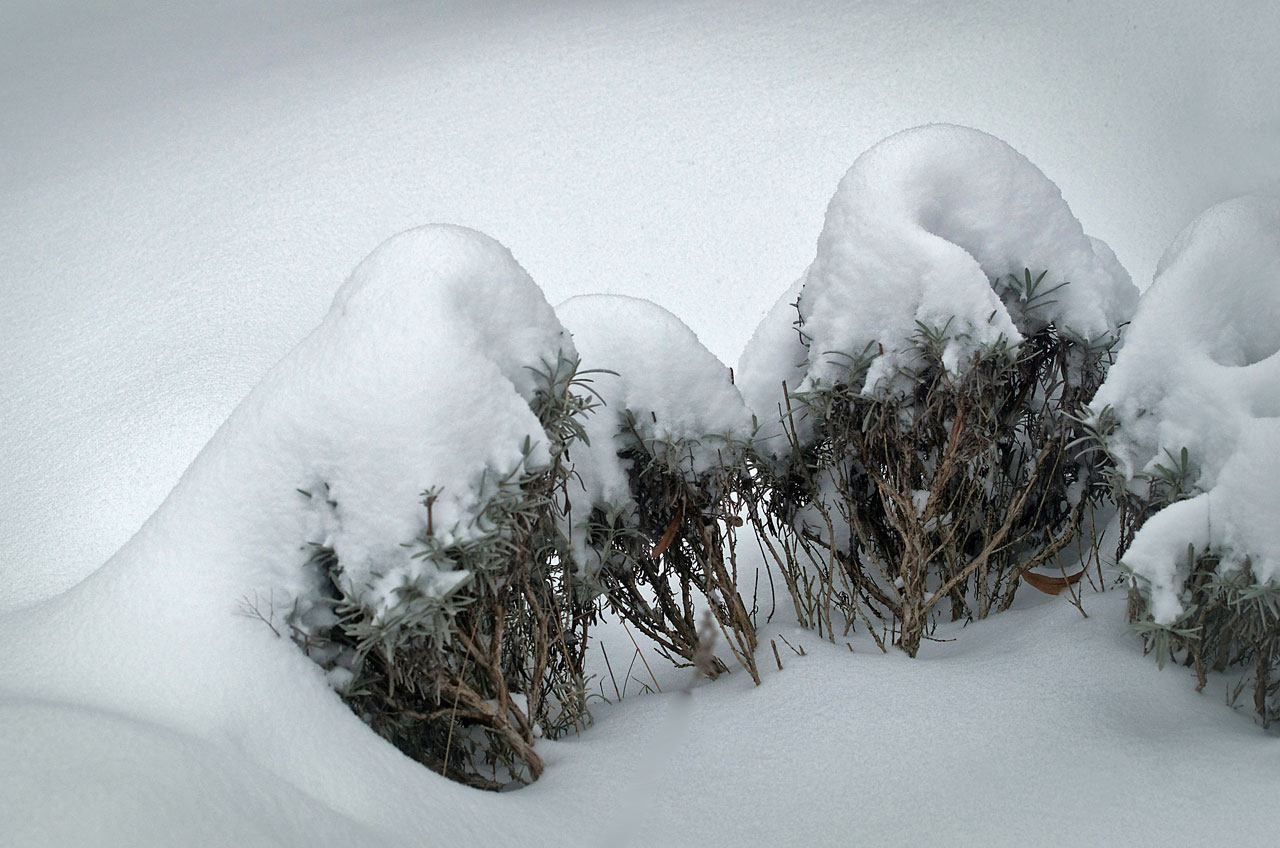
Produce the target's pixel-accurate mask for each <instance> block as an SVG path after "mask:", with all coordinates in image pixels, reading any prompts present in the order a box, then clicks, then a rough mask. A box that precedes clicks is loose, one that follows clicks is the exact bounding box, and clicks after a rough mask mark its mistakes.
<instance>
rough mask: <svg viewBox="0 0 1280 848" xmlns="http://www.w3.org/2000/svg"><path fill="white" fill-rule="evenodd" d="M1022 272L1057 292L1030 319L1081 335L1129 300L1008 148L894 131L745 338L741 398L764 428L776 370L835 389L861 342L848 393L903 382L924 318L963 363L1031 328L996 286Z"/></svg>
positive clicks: (978, 136)
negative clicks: (813, 251)
mask: <svg viewBox="0 0 1280 848" xmlns="http://www.w3.org/2000/svg"><path fill="white" fill-rule="evenodd" d="M1026 270H1030V272H1031V274H1032V275H1033V277H1034V276H1038V275H1039V274H1040V273H1041V272H1047V276H1046V278H1045V280H1044V281H1043V283H1042V284H1041V286H1042V290H1044V291H1049V290H1052V293H1051V294H1048V295H1046V297H1045V298H1044V305H1043V307H1042V308H1040V309H1038V310H1037V312H1036V316H1035V317H1036V318H1037V319H1038V320H1039V321H1041V322H1043V323H1048V322H1053V323H1054V324H1055V325H1056V326H1057V327H1058V329H1059V330H1060V331H1062V332H1065V333H1071V334H1074V335H1075V336H1077V337H1080V338H1082V339H1101V338H1105V337H1106V336H1108V335H1115V334H1117V333H1118V332H1119V326H1120V325H1121V324H1122V323H1123V322H1124V321H1126V320H1127V319H1128V317H1129V315H1130V313H1131V312H1132V311H1133V305H1134V303H1135V302H1136V300H1137V296H1138V291H1137V289H1136V288H1135V287H1134V286H1133V283H1132V282H1131V281H1130V279H1129V274H1128V272H1126V271H1125V270H1124V269H1123V268H1121V267H1120V264H1119V262H1117V260H1116V257H1115V254H1114V253H1113V252H1112V251H1111V249H1110V248H1109V247H1107V246H1106V244H1104V243H1103V242H1101V241H1099V240H1097V239H1094V238H1090V237H1089V236H1087V235H1085V233H1084V230H1083V229H1082V228H1081V225H1080V222H1079V221H1078V220H1077V219H1076V218H1075V216H1074V215H1072V214H1071V210H1070V208H1068V206H1067V204H1066V202H1065V201H1064V200H1063V199H1062V194H1061V192H1059V190H1058V187H1057V186H1056V185H1054V183H1053V182H1051V181H1050V180H1049V179H1048V178H1047V177H1046V176H1045V175H1044V174H1043V173H1042V172H1041V171H1040V170H1039V169H1038V168H1036V167H1035V165H1033V164H1031V163H1030V162H1028V161H1027V159H1026V157H1024V156H1022V155H1021V154H1020V153H1018V152H1017V151H1016V150H1014V149H1013V148H1011V147H1010V146H1009V145H1008V144H1006V143H1004V142H1003V141H1000V140H999V139H997V138H994V137H992V136H990V135H987V134H986V133H983V132H979V131H977V130H973V129H968V128H965V127H957V126H949V125H931V126H924V127H917V128H915V129H911V130H906V131H904V132H901V133H898V134H896V135H893V136H891V137H889V138H887V139H885V140H884V141H881V142H880V143H878V144H876V145H875V146H874V147H872V148H871V149H870V150H868V151H867V152H866V153H864V154H862V155H861V156H859V157H858V160H857V161H856V162H855V163H854V164H853V167H852V168H850V169H849V172H848V173H847V174H846V175H845V177H844V179H843V180H841V181H840V186H839V187H838V188H837V189H836V193H835V196H834V197H833V198H832V199H831V203H830V205H829V206H828V207H827V218H826V223H825V224H824V225H823V228H822V233H821V235H820V236H819V237H818V250H817V256H816V257H815V258H814V260H813V263H812V264H811V265H810V266H809V269H808V271H806V272H805V274H804V277H803V281H802V283H801V284H800V289H799V292H798V294H793V292H791V291H788V292H787V293H786V294H785V295H783V297H782V299H781V300H780V301H779V304H778V305H777V306H775V307H774V309H773V311H772V312H770V313H769V315H768V316H767V317H766V319H765V321H766V324H765V326H762V327H761V328H760V329H758V330H757V331H756V334H755V336H753V338H752V341H751V342H750V343H748V345H747V349H746V350H745V351H744V353H743V357H742V359H741V361H740V363H739V370H740V371H741V372H742V374H743V385H744V387H746V388H747V391H748V402H749V403H751V405H752V408H753V409H754V411H755V412H756V414H757V415H758V416H759V418H760V419H761V421H762V422H766V423H770V424H771V423H773V422H774V421H776V420H777V418H778V415H777V412H776V409H777V404H778V403H779V398H780V397H781V391H780V386H781V383H782V381H783V380H786V379H788V378H790V382H789V383H788V388H789V389H790V390H792V391H807V390H810V389H813V388H818V387H821V386H830V385H832V384H834V383H837V382H839V381H841V379H842V375H843V374H845V373H847V370H848V363H849V361H850V357H856V356H859V355H861V354H862V353H863V352H864V351H869V352H870V353H871V355H873V356H875V358H874V360H873V361H872V363H871V366H870V368H869V369H868V371H867V374H866V378H865V384H864V386H854V387H853V388H854V389H855V390H863V391H867V392H902V391H907V390H909V389H910V386H911V379H910V378H909V377H908V376H906V373H905V372H906V371H907V369H909V368H910V367H911V366H913V365H915V364H917V363H916V361H915V360H916V359H917V358H918V355H916V354H915V351H916V345H915V342H914V339H915V337H916V336H917V335H918V333H919V332H920V328H921V327H927V328H931V329H936V330H945V334H946V336H947V338H948V341H947V342H946V343H945V347H944V349H943V352H942V357H943V362H944V363H945V364H946V366H947V368H948V369H949V370H952V371H954V372H960V371H963V370H964V369H965V367H966V366H967V365H968V363H969V361H970V360H971V358H972V357H973V355H974V354H975V353H976V352H977V351H978V350H980V349H982V348H984V347H988V346H990V345H992V344H994V343H996V342H997V341H999V340H1002V339H1003V340H1004V341H1006V342H1008V343H1010V344H1017V343H1018V342H1020V341H1021V340H1022V338H1023V333H1024V332H1033V331H1034V330H1037V329H1039V326H1030V325H1029V323H1028V319H1027V318H1026V317H1025V316H1023V315H1021V314H1011V312H1010V308H1009V307H1008V306H1007V305H1006V303H1005V302H1003V301H1002V299H1001V297H1000V295H999V293H998V292H997V290H996V289H995V288H994V287H993V281H996V282H1003V281H1004V280H1005V278H1007V277H1009V276H1010V275H1016V276H1017V277H1018V278H1019V279H1021V278H1022V276H1023V274H1024V272H1025V271H1026ZM1064 283H1065V285H1063V284H1064ZM797 299H798V304H797V309H795V310H789V309H788V308H787V306H788V305H789V304H790V303H792V302H796V301H797ZM797 313H798V314H797ZM793 324H794V325H795V329H792V326H791V325H793ZM784 325H785V326H784ZM799 333H803V334H804V337H805V343H806V344H803V345H798V344H797V342H798V339H799ZM806 346H807V350H806ZM798 356H800V357H802V359H803V362H801V361H798V360H797V357H798ZM796 378H800V379H799V380H797V379H796Z"/></svg>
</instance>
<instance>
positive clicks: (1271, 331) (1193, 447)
mask: <svg viewBox="0 0 1280 848" xmlns="http://www.w3.org/2000/svg"><path fill="white" fill-rule="evenodd" d="M1278 351H1280V198H1275V197H1263V196H1246V197H1239V198H1235V199H1233V200H1228V201H1226V202H1224V203H1220V204H1218V205H1216V206H1213V207H1211V208H1210V209H1208V210H1207V211H1206V212H1204V213H1203V214H1202V215H1201V216H1200V217H1199V218H1197V219H1196V220H1195V221H1194V222H1192V223H1191V224H1190V225H1188V226H1187V227H1186V228H1185V229H1184V230H1183V231H1182V232H1181V233H1179V234H1178V236H1177V237H1176V238H1175V239H1174V241H1173V243H1172V244H1171V245H1170V246H1169V249H1168V250H1167V251H1165V254H1164V256H1163V257H1161V259H1160V262H1159V265H1158V266H1157V271H1156V277H1155V281H1154V282H1153V283H1152V285H1151V287H1150V288H1149V289H1148V290H1147V291H1146V292H1145V293H1144V294H1143V297H1142V300H1141V302H1140V303H1139V305H1138V309H1137V312H1136V313H1135V315H1134V318H1133V322H1132V323H1131V324H1130V326H1129V328H1128V330H1127V332H1126V336H1125V346H1124V349H1123V350H1122V351H1121V353H1120V355H1119V357H1118V358H1117V361H1116V364H1115V366H1114V367H1112V369H1111V371H1110V373H1109V374H1108V376H1107V379H1106V382H1105V383H1104V384H1103V385H1102V387H1101V388H1100V389H1099V390H1098V393H1097V395H1096V397H1095V398H1094V402H1093V408H1094V409H1095V411H1101V410H1102V409H1103V408H1104V407H1108V406H1109V407H1111V408H1112V409H1113V410H1114V412H1115V417H1116V421H1117V423H1118V429H1117V430H1116V431H1115V432H1114V433H1113V434H1112V435H1111V437H1110V439H1109V445H1110V449H1111V451H1112V453H1113V454H1114V455H1115V456H1116V457H1117V459H1118V461H1119V465H1120V470H1121V472H1122V473H1123V474H1124V476H1125V478H1126V479H1127V480H1128V481H1129V483H1130V485H1131V486H1133V487H1135V491H1140V485H1139V484H1140V483H1141V481H1142V479H1143V477H1142V475H1145V474H1152V473H1156V472H1157V471H1158V469H1157V466H1159V465H1163V466H1166V467H1169V466H1171V465H1172V464H1173V463H1174V461H1175V459H1176V458H1178V457H1180V455H1181V451H1182V449H1183V448H1186V450H1187V455H1188V459H1189V460H1190V465H1191V466H1192V479H1191V480H1189V481H1188V482H1189V483H1190V484H1191V486H1192V487H1193V490H1194V491H1196V492H1198V494H1197V495H1196V496H1195V497H1193V498H1191V499H1189V500H1186V501H1182V502H1179V503H1176V504H1173V505H1171V506H1169V507H1167V508H1166V509H1164V510H1162V511H1161V512H1159V513H1157V514H1156V515H1154V516H1152V518H1151V519H1150V520H1148V521H1147V523H1146V524H1145V525H1144V526H1143V528H1142V529H1141V530H1140V531H1139V532H1138V534H1137V536H1136V537H1135V538H1134V541H1133V545H1132V546H1131V547H1130V549H1129V551H1128V553H1127V554H1126V555H1125V557H1124V559H1125V563H1126V564H1127V565H1128V566H1129V567H1130V568H1132V569H1133V570H1134V572H1135V573H1136V574H1138V575H1139V576H1141V577H1144V578H1145V579H1147V580H1149V581H1150V583H1151V590H1152V598H1151V599H1152V611H1153V614H1154V615H1155V618H1156V620H1157V621H1160V622H1168V621H1172V620H1173V619H1174V618H1176V617H1177V615H1178V614H1179V612H1181V604H1180V602H1179V600H1178V593H1179V590H1180V589H1181V586H1182V581H1183V579H1184V578H1185V576H1186V574H1185V566H1186V560H1187V555H1186V551H1187V545H1188V544H1189V543H1190V544H1193V545H1195V546H1196V548H1197V550H1203V549H1204V548H1205V547H1212V548H1214V549H1215V550H1216V551H1217V552H1219V553H1220V554H1221V555H1223V566H1222V567H1225V568H1230V567H1233V566H1236V565H1238V564H1239V563H1240V562H1241V561H1242V558H1243V557H1244V556H1246V555H1248V556H1249V557H1250V558H1251V561H1252V566H1253V569H1254V574H1255V576H1256V577H1257V578H1258V580H1259V581H1262V582H1265V581H1267V580H1269V579H1274V578H1276V577H1280V533H1278V532H1277V530H1276V523H1275V516H1276V515H1277V514H1280V486H1277V484H1276V481H1277V480H1280V459H1278V458H1277V452H1276V449H1275V446H1276V444H1277V439H1280V357H1277V356H1276V355H1275V354H1276V353H1277V352H1278ZM1180 569H1181V570H1180Z"/></svg>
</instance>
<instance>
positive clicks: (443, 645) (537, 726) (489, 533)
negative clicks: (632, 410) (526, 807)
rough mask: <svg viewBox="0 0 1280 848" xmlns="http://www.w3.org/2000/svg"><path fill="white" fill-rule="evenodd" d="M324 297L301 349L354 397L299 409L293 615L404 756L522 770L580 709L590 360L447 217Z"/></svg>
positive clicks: (477, 772)
mask: <svg viewBox="0 0 1280 848" xmlns="http://www.w3.org/2000/svg"><path fill="white" fill-rule="evenodd" d="M332 314H333V315H335V316H336V317H335V318H334V319H333V321H332V323H333V325H334V326H333V327H332V328H331V329H330V331H329V333H328V336H330V337H332V336H339V337H345V338H342V339H341V344H335V345H332V349H333V351H334V355H333V356H331V357H327V358H325V357H321V358H318V359H316V360H315V361H313V362H312V364H313V366H314V367H316V368H317V369H325V368H332V369H334V371H333V372H332V374H333V375H334V376H335V379H333V380H331V381H330V383H331V384H332V385H333V386H334V387H335V388H334V391H335V392H337V391H342V390H344V389H345V390H347V391H352V392H353V393H355V394H357V395H359V396H357V397H347V396H339V397H335V398H334V399H333V402H330V403H323V402H322V403H319V404H317V405H316V408H315V410H314V412H315V413H316V414H317V415H319V416H323V417H322V418H321V419H320V421H319V422H317V423H319V424H320V426H321V433H320V436H319V437H318V438H316V439H314V440H312V441H311V443H310V444H309V445H308V451H309V453H308V456H307V460H308V464H309V469H308V471H307V473H306V477H305V479H300V480H299V483H300V485H299V486H298V494H297V495H295V497H296V498H297V499H298V504H299V506H300V508H301V509H302V510H303V512H304V514H305V515H306V516H308V521H307V522H306V525H305V528H306V529H305V531H304V532H305V533H306V536H305V537H304V538H303V539H300V540H299V541H300V542H303V541H305V542H308V543H310V550H311V551H312V554H311V556H310V558H309V560H308V561H307V565H306V566H305V567H304V568H302V569H301V570H300V572H299V573H300V574H302V575H303V582H302V585H297V586H295V587H294V589H293V592H292V595H293V597H294V598H295V602H294V604H293V607H292V610H291V614H290V615H289V617H288V622H287V623H288V625H289V626H290V628H291V630H292V633H293V635H294V638H295V639H296V640H297V641H298V642H299V643H300V644H302V645H303V647H304V648H305V650H306V651H307V652H308V654H309V655H310V656H311V657H312V658H313V659H314V660H315V661H316V662H317V663H319V664H320V665H321V666H323V667H324V668H325V669H326V670H327V673H328V676H329V679H330V681H331V682H332V684H333V685H334V687H335V688H336V689H337V690H338V692H339V693H340V694H341V695H342V697H343V698H344V700H346V701H347V703H348V704H349V705H350V706H351V707H352V709H353V710H354V711H355V712H356V713H357V714H358V715H359V716H360V717H361V718H363V719H364V720H365V721H366V722H367V723H368V724H369V725H370V726H371V727H372V728H373V729H374V730H375V731H377V732H378V733H379V734H381V735H382V736H384V737H385V738H387V739H388V740H389V741H391V742H393V743H394V744H395V745H396V746H397V747H399V748H400V749H401V750H402V751H404V752H405V753H407V754H408V755H409V756H411V757H413V758H414V759H416V760H418V761H419V762H422V763H423V764H425V765H427V766H428V767H430V768H432V769H433V770H436V771H438V772H440V773H442V774H444V775H447V776H449V777H451V778H453V779H455V780H459V781H462V782H465V783H469V784H471V785H475V786H480V787H484V788H490V789H497V788H501V787H503V786H505V785H508V784H511V783H513V782H528V781H531V780H533V779H536V778H537V777H538V775H539V774H540V773H541V771H542V768H543V766H542V761H541V758H540V757H539V755H538V754H537V752H536V751H535V750H534V743H535V739H536V738H537V737H539V736H542V735H550V736H555V735H558V734H559V733H561V732H563V731H565V730H566V729H568V728H571V727H579V726H581V725H582V724H583V723H584V722H585V721H587V720H588V719H589V715H588V713H587V710H586V691H587V687H586V684H585V681H584V679H583V653H584V651H585V649H586V644H587V631H588V627H589V625H590V623H591V621H592V620H593V619H594V616H595V608H594V603H593V599H592V597H591V594H590V592H589V591H588V589H587V588H586V586H585V585H584V584H583V583H581V582H580V581H578V580H577V578H576V577H575V572H574V568H573V565H572V564H573V557H572V554H571V552H570V546H571V544H572V540H571V536H570V531H569V520H568V502H567V485H568V482H569V479H570V473H571V470H570V467H569V464H568V449H569V446H570V445H571V444H572V443H573V442H575V440H577V439H579V438H581V437H583V436H584V435H585V434H584V430H583V421H584V418H585V416H587V414H588V413H590V412H591V410H592V408H593V407H594V406H595V404H596V400H595V399H594V397H593V396H592V395H591V393H590V389H589V385H588V381H589V379H590V375H588V374H585V373H584V372H582V371H580V370H579V369H578V360H577V354H576V352H575V350H574V347H573V343H572V341H571V339H570V338H569V336H568V334H567V333H566V332H565V331H564V330H563V328H562V327H561V326H560V324H559V322H558V321H557V320H556V317H555V315H554V313H553V312H552V310H551V308H550V306H549V305H548V304H547V303H546V301H545V300H544V299H543V297H542V294H541V291H540V290H539V289H538V288H537V286H536V285H535V284H534V283H533V281H532V280H530V279H529V277H528V275H527V274H525V272H524V270H523V269H521V268H520V266H519V265H518V264H516V262H515V260H514V259H513V258H512V257H511V255H510V253H508V252H507V251H506V250H505V248H503V247H501V246H500V245H498V244H497V243H496V242H493V241H492V240H490V239H488V238H486V237H484V236H482V235H480V234H478V233H474V232H472V231H468V230H462V229H460V228H450V227H426V228H422V229H418V230H412V231H409V232H407V233H403V234H401V235H399V236H396V237H395V238H393V239H391V240H389V241H388V242H386V243H385V244H383V245H382V246H381V247H379V248H378V249H377V250H376V251H375V252H374V253H373V254H372V255H371V256H370V257H369V258H368V259H366V260H365V261H364V262H363V263H362V264H361V265H360V266H359V267H358V268H357V269H356V271H355V272H354V273H353V274H352V277H351V279H350V280H349V281H348V282H347V283H346V284H345V285H344V286H343V288H342V290H341V291H340V292H339V293H338V296H337V299H336V301H335V309H334V310H333V313H332ZM353 363H363V365H359V366H356V365H353ZM352 367H362V368H365V369H367V370H366V372H362V373H360V374H358V375H355V376H356V377H357V378H358V379H352V380H348V379H342V377H341V375H342V372H343V371H344V369H345V370H350V369H351V368H352ZM326 373H327V372H326ZM321 385H327V384H326V383H325V382H324V381H321ZM308 426H309V425H308ZM424 488H425V489H426V490H425V491H423V489H424Z"/></svg>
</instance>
